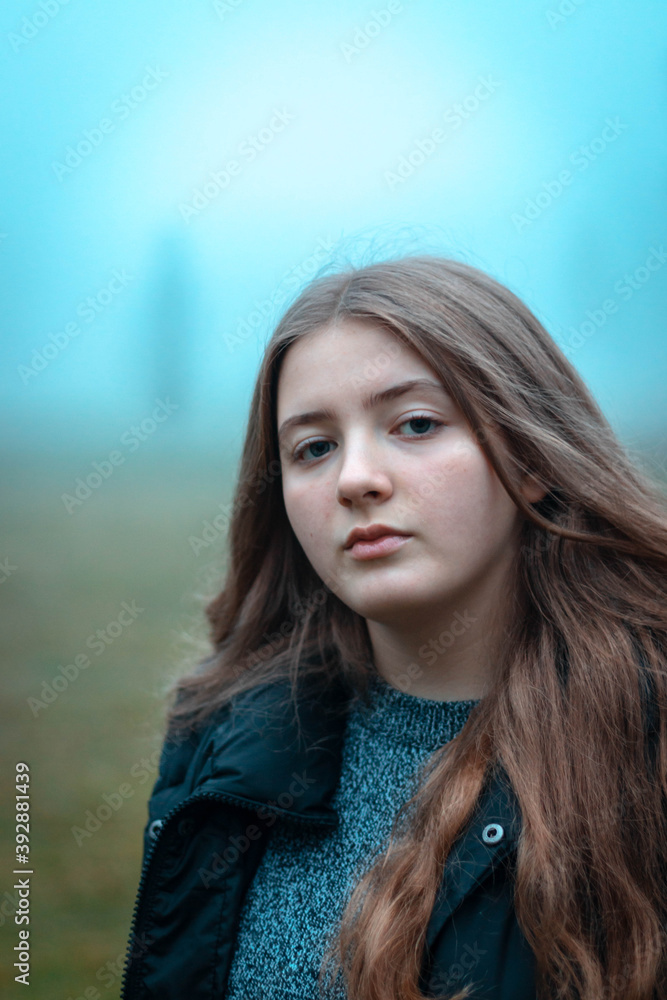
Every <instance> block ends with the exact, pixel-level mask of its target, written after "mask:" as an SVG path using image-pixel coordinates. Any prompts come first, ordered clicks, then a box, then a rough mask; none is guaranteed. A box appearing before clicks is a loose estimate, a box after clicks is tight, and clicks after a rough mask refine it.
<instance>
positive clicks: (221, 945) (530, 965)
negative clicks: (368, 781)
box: [121, 682, 536, 1000]
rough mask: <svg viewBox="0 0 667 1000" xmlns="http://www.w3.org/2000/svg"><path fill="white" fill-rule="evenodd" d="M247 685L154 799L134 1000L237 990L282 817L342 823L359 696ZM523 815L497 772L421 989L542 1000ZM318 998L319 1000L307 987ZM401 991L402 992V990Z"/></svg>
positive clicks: (171, 743)
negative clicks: (262, 868) (256, 885)
mask: <svg viewBox="0 0 667 1000" xmlns="http://www.w3.org/2000/svg"><path fill="white" fill-rule="evenodd" d="M302 690H303V692H304V693H303V695H302V696H300V698H299V703H298V704H299V709H298V718H299V722H300V728H298V727H297V722H296V719H295V716H294V710H293V708H292V707H291V704H290V702H289V700H288V699H285V693H286V692H287V691H288V686H287V685H286V684H285V683H283V682H278V683H276V682H271V683H268V684H262V685H261V686H259V687H257V688H255V689H253V690H252V691H249V692H246V693H244V694H243V695H241V696H239V697H237V698H236V699H234V700H233V702H232V704H231V705H230V704H228V705H226V706H225V707H224V709H223V710H222V711H220V712H218V713H217V715H216V716H214V717H213V720H212V721H211V722H210V724H209V725H208V726H207V727H206V728H205V729H202V730H200V731H199V732H198V733H197V734H192V735H190V736H189V737H188V738H186V739H183V738H181V739H180V740H178V739H173V738H169V737H168V738H167V739H166V740H165V742H164V745H163V748H162V756H161V760H160V771H159V775H158V779H157V781H156V783H155V786H154V788H153V792H152V796H151V799H150V801H149V806H148V809H149V818H148V822H147V824H146V828H145V830H144V859H143V866H142V872H141V879H140V883H139V889H138V894H137V901H136V906H135V912H134V918H133V922H132V929H131V933H130V940H129V943H128V951H127V958H126V968H125V975H124V979H123V987H122V992H121V1000H139V998H141V1000H147V998H149V997H150V998H154V1000H204V998H206V1000H223V998H224V996H225V991H226V983H227V977H228V974H229V969H230V964H231V958H232V954H233V950H234V944H235V935H236V931H237V927H238V918H239V912H240V909H241V904H242V902H243V898H244V895H245V892H246V890H247V888H248V886H249V884H250V882H251V880H252V878H253V874H254V872H255V871H256V869H257V866H258V864H259V861H260V859H261V857H262V854H263V852H264V850H265V848H266V845H267V842H268V838H269V837H270V836H271V829H272V828H273V826H274V824H275V823H277V822H293V823H306V824H312V825H316V824H317V825H319V826H333V825H335V824H336V823H337V814H336V812H335V811H334V809H333V808H332V807H331V805H330V800H331V798H332V796H333V793H334V791H335V789H336V786H337V783H338V777H339V772H340V753H341V744H342V739H343V735H344V733H343V729H344V720H345V706H346V705H347V702H346V700H345V699H346V695H345V693H344V690H343V688H342V687H337V686H335V685H332V686H331V687H330V688H329V689H328V690H327V693H326V695H325V696H322V695H320V696H319V697H315V696H312V695H311V696H307V695H306V693H305V691H306V689H305V688H304V689H302ZM519 829H520V815H519V811H518V804H517V802H516V798H515V796H514V794H513V792H512V790H511V788H510V787H509V784H508V781H507V780H506V777H502V776H498V777H497V778H495V779H493V780H492V781H490V782H489V783H488V784H487V785H486V786H485V789H484V791H483V792H482V795H481V797H480V800H479V803H478V807H477V810H476V812H475V815H474V816H473V818H472V820H471V821H470V822H469V823H468V825H467V827H466V829H465V830H464V831H463V833H462V834H461V836H460V837H459V839H458V840H457V842H456V844H455V845H454V848H453V849H452V851H451V853H450V855H449V857H448V859H447V862H446V865H445V870H444V873H443V880H442V884H441V887H440V891H439V894H438V897H437V899H436V902H435V905H434V907H433V911H432V914H431V918H430V922H429V925H428V929H427V936H426V945H425V948H424V956H423V965H422V972H421V980H420V987H421V989H422V990H423V991H424V992H425V993H426V994H427V995H429V996H437V995H439V994H440V995H451V994H452V993H453V992H455V990H456V989H460V988H461V986H462V985H463V984H464V983H468V982H470V983H473V984H475V989H474V990H473V992H472V994H471V1000H536V993H535V975H534V971H535V964H534V955H533V953H532V951H531V950H530V948H529V947H528V945H527V943H526V940H525V938H524V936H523V934H522V932H521V930H520V928H519V926H518V924H517V921H516V917H515V913H514V907H513V903H512V890H513V871H514V864H515V861H516V845H517V837H518V834H519ZM304 1000H307V998H304ZM397 1000H399V998H397Z"/></svg>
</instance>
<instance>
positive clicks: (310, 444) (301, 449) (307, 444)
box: [292, 440, 332, 461]
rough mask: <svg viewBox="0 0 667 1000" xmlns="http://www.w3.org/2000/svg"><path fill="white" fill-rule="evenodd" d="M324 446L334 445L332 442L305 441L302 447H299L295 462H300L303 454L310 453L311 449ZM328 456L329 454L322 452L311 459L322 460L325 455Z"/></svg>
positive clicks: (294, 457)
mask: <svg viewBox="0 0 667 1000" xmlns="http://www.w3.org/2000/svg"><path fill="white" fill-rule="evenodd" d="M322 444H328V445H330V444H332V442H331V441H317V440H316V441H305V442H304V443H303V444H302V445H299V447H298V448H297V449H296V451H295V452H294V454H293V456H292V458H293V459H294V460H295V461H299V459H300V458H301V456H302V455H303V454H305V452H306V451H308V449H309V448H317V446H318V445H322ZM326 454H328V452H326V451H321V452H320V453H319V454H315V455H312V456H311V458H312V459H315V458H322V457H323V455H326Z"/></svg>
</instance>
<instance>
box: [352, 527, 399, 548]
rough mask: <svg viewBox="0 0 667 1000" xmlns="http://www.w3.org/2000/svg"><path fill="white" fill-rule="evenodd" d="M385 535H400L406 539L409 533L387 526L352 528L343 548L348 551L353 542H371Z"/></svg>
mask: <svg viewBox="0 0 667 1000" xmlns="http://www.w3.org/2000/svg"><path fill="white" fill-rule="evenodd" d="M385 535H401V536H403V537H408V536H409V535H410V532H409V531H401V529H400V528H392V527H390V525H388V524H371V525H369V526H368V527H367V528H353V529H352V531H351V532H350V534H349V535H348V536H347V541H346V542H345V548H346V549H350V548H352V546H353V545H354V543H355V542H372V541H375V539H377V538H382V537H383V536H385Z"/></svg>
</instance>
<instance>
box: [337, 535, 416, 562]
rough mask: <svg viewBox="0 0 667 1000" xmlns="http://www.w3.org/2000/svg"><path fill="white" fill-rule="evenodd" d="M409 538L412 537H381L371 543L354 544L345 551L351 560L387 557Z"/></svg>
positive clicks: (359, 542)
mask: <svg viewBox="0 0 667 1000" xmlns="http://www.w3.org/2000/svg"><path fill="white" fill-rule="evenodd" d="M411 538H412V535H381V536H380V538H374V539H373V540H372V541H365V542H364V541H358V542H355V543H354V545H353V546H352V547H351V548H349V549H347V551H348V552H349V553H350V555H351V556H352V558H353V559H377V558H378V556H387V555H389V553H390V552H395V551H396V549H400V547H401V546H402V545H405V543H406V542H408V541H410V539H411Z"/></svg>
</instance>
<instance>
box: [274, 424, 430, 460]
mask: <svg viewBox="0 0 667 1000" xmlns="http://www.w3.org/2000/svg"><path fill="white" fill-rule="evenodd" d="M413 420H430V421H431V423H432V424H435V425H436V427H444V421H443V420H436V418H435V417H432V416H430V414H428V413H412V414H411V415H410V416H409V417H406V419H405V420H401V422H400V424H399V425H398V426H399V427H402V426H403V424H409V423H411V422H412V421H413ZM434 433H435V430H431V431H429V432H428V433H426V434H406V435H404V436H405V437H410V438H425V437H431V435H432V434H434ZM322 440H323V439H322V438H311V439H310V440H309V441H304V442H302V444H300V445H299V446H298V448H296V449H295V450H294V451H293V452H292V461H293V462H298V463H299V464H301V465H310V464H311V462H317V461H318V459H320V458H326V457H327V455H328V454H330V452H326V454H324V455H317V456H316V457H315V458H311V459H309V460H306V461H303V462H301V461H300V459H301V455H303V453H304V452H305V451H307V449H308V448H310V446H311V445H313V444H318V443H319V442H320V441H322Z"/></svg>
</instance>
